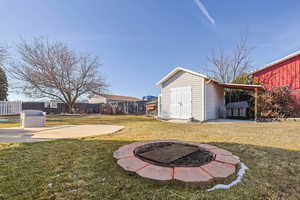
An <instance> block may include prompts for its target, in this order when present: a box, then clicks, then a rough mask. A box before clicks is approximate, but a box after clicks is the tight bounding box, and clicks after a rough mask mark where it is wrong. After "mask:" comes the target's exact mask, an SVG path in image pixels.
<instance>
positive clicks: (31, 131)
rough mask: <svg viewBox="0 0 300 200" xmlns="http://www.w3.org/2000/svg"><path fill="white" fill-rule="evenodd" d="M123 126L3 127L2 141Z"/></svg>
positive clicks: (98, 132)
mask: <svg viewBox="0 0 300 200" xmlns="http://www.w3.org/2000/svg"><path fill="white" fill-rule="evenodd" d="M123 128H124V127H123V126H113V125H60V126H48V127H44V128H25V129H23V128H1V129H0V142H36V141H46V140H53V139H66V138H80V137H88V136H98V135H106V134H111V133H115V132H117V131H120V130H121V129H123Z"/></svg>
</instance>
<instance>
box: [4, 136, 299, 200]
mask: <svg viewBox="0 0 300 200" xmlns="http://www.w3.org/2000/svg"><path fill="white" fill-rule="evenodd" d="M131 142H133V141H112V140H99V138H97V137H95V138H86V139H72V140H56V141H49V142H39V143H26V144H25V143H24V144H19V145H16V144H11V145H8V146H7V147H6V148H5V149H3V150H1V151H0V158H1V159H0V166H1V167H0V199H1V198H2V199H68V200H69V199H163V200H165V199H299V198H300V185H299V180H300V152H299V151H291V150H284V149H278V148H271V147H262V146H254V145H244V144H235V143H210V144H212V145H216V146H218V147H221V148H224V149H227V150H229V151H231V152H232V153H234V154H235V155H237V156H239V157H240V159H241V161H242V162H244V163H245V164H246V165H247V166H248V167H249V168H250V170H248V171H247V173H246V176H245V177H244V178H243V180H242V183H240V184H238V185H237V186H235V187H233V188H231V189H230V190H217V191H212V192H207V191H206V190H205V189H201V188H196V187H189V186H184V185H178V184H172V183H169V184H163V185H162V184H156V183H153V182H149V181H146V180H144V179H142V178H140V177H138V176H135V175H130V174H128V173H126V172H124V171H123V170H122V169H120V168H119V167H118V166H117V164H116V160H115V159H114V158H113V156H112V154H113V152H114V151H115V150H116V149H118V148H119V147H120V146H122V145H125V144H128V143H131Z"/></svg>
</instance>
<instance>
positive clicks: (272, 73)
mask: <svg viewBox="0 0 300 200" xmlns="http://www.w3.org/2000/svg"><path fill="white" fill-rule="evenodd" d="M253 76H254V77H256V78H258V80H259V82H260V83H261V84H263V85H264V87H265V88H266V89H267V90H270V89H272V88H273V87H280V86H288V88H289V90H290V91H291V95H292V97H293V99H294V100H295V101H296V103H297V104H298V105H300V55H298V56H295V57H293V58H290V59H288V60H286V61H283V62H281V63H278V64H275V65H273V66H270V67H267V68H265V69H262V70H261V71H258V72H255V73H254V74H253Z"/></svg>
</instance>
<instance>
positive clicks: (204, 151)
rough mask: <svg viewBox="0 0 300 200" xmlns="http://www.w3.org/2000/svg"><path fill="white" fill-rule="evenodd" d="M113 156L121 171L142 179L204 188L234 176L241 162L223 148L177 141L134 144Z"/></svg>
mask: <svg viewBox="0 0 300 200" xmlns="http://www.w3.org/2000/svg"><path fill="white" fill-rule="evenodd" d="M114 157H115V158H116V159H118V162H117V163H118V165H119V166H120V167H121V168H123V169H124V170H126V171H128V172H132V173H136V174H138V175H140V176H142V177H144V178H148V179H152V180H158V181H169V180H177V181H181V182H186V183H199V184H204V185H205V184H210V183H211V182H212V181H215V180H222V179H225V178H227V177H229V176H231V175H233V174H235V171H236V166H237V164H238V163H240V160H239V158H238V157H236V156H234V155H232V153H231V152H229V151H226V150H224V149H220V148H218V147H215V146H211V145H208V144H200V143H195V142H180V141H176V140H155V141H145V142H135V143H132V144H128V145H125V146H122V147H120V148H119V149H118V150H117V151H115V152H114Z"/></svg>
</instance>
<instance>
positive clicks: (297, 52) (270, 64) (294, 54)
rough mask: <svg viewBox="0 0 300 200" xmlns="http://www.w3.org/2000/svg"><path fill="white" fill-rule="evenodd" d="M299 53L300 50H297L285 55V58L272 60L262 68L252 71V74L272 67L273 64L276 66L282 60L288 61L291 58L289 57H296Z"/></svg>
mask: <svg viewBox="0 0 300 200" xmlns="http://www.w3.org/2000/svg"><path fill="white" fill-rule="evenodd" d="M299 55H300V51H296V52H294V53H292V54H289V55H288V56H285V57H283V58H281V59H278V60H275V61H273V62H271V63H269V64H267V65H265V66H263V67H262V68H260V69H258V70H256V71H254V72H252V73H251V74H255V73H257V72H260V71H262V70H264V69H266V68H269V67H272V66H274V65H276V64H279V63H282V62H284V61H287V60H289V59H291V58H294V57H296V56H299Z"/></svg>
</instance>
